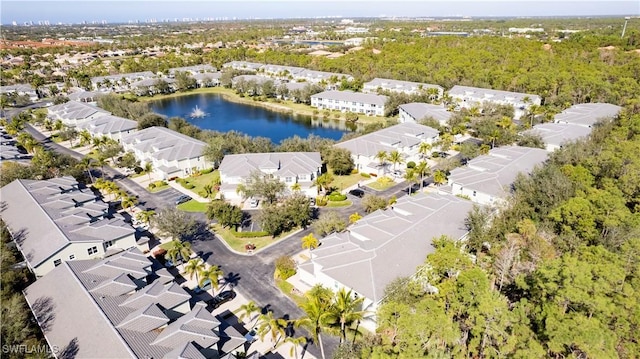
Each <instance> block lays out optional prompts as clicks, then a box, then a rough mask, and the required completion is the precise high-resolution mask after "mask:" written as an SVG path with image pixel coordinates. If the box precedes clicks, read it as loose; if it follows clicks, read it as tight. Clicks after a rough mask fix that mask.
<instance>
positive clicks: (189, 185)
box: [176, 178, 196, 189]
mask: <svg viewBox="0 0 640 359" xmlns="http://www.w3.org/2000/svg"><path fill="white" fill-rule="evenodd" d="M176 182H178V183H180V185H181V186H182V187H183V188H186V189H194V188H195V187H196V186H195V185H194V184H192V183H190V182H189V180H186V179H184V178H177V179H176Z"/></svg>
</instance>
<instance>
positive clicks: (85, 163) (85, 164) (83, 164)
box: [79, 157, 95, 183]
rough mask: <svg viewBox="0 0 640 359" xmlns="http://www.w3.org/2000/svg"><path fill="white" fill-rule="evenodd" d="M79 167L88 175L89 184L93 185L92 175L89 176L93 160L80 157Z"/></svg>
mask: <svg viewBox="0 0 640 359" xmlns="http://www.w3.org/2000/svg"><path fill="white" fill-rule="evenodd" d="M79 166H80V168H82V169H83V170H84V171H87V173H88V174H89V179H91V183H93V175H92V174H91V168H92V167H94V166H95V163H94V161H93V159H92V158H91V157H82V160H80V163H79Z"/></svg>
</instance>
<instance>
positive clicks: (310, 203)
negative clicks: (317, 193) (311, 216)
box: [309, 197, 316, 206]
mask: <svg viewBox="0 0 640 359" xmlns="http://www.w3.org/2000/svg"><path fill="white" fill-rule="evenodd" d="M309 205H310V206H315V205H316V199H315V198H313V197H309Z"/></svg>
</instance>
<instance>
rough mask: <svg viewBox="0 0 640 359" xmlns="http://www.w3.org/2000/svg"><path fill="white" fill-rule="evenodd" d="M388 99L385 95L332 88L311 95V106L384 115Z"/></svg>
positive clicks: (370, 114) (369, 114)
mask: <svg viewBox="0 0 640 359" xmlns="http://www.w3.org/2000/svg"><path fill="white" fill-rule="evenodd" d="M387 99H388V98H387V96H383V95H376V94H365V93H359V92H353V91H335V90H331V91H324V92H320V93H317V94H315V95H311V107H315V108H318V109H320V110H322V109H329V110H337V111H343V112H353V113H361V114H365V115H368V116H384V110H385V103H386V102H387Z"/></svg>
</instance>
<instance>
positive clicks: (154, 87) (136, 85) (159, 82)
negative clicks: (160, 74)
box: [130, 78, 176, 96]
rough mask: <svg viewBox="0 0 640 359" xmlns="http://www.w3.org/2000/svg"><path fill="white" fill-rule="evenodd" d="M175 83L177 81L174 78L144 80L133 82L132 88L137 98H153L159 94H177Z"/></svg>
mask: <svg viewBox="0 0 640 359" xmlns="http://www.w3.org/2000/svg"><path fill="white" fill-rule="evenodd" d="M175 83H176V80H175V79H172V78H157V79H144V80H139V81H134V82H132V83H131V84H130V87H131V90H132V91H133V92H134V93H135V94H136V95H137V96H153V95H156V94H159V93H172V92H175V90H176V85H175ZM163 87H165V88H163Z"/></svg>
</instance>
